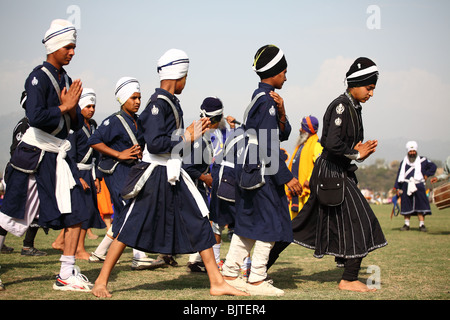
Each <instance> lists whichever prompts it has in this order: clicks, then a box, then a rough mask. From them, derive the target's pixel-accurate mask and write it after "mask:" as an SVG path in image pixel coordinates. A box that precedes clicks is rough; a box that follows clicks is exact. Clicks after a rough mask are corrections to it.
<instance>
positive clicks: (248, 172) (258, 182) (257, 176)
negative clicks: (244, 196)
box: [239, 163, 266, 190]
mask: <svg viewBox="0 0 450 320" xmlns="http://www.w3.org/2000/svg"><path fill="white" fill-rule="evenodd" d="M264 169H265V167H264V164H261V163H258V164H244V165H243V166H242V172H241V178H240V181H239V187H241V188H242V189H245V190H254V189H257V188H259V187H262V186H263V185H264V184H265V183H266V181H265V180H264Z"/></svg>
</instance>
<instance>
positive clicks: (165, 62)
mask: <svg viewBox="0 0 450 320" xmlns="http://www.w3.org/2000/svg"><path fill="white" fill-rule="evenodd" d="M157 70H158V73H159V78H160V80H178V79H181V78H183V77H184V76H185V75H187V73H188V70H189V57H188V56H187V54H186V53H185V52H184V51H182V50H179V49H170V50H168V51H166V53H164V54H163V55H162V56H161V58H159V60H158V68H157Z"/></svg>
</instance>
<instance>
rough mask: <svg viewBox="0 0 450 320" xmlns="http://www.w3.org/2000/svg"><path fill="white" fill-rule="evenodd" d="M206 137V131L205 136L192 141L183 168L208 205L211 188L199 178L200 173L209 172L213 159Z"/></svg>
mask: <svg viewBox="0 0 450 320" xmlns="http://www.w3.org/2000/svg"><path fill="white" fill-rule="evenodd" d="M208 139H209V134H208V133H206V134H205V136H203V137H202V138H199V139H197V140H196V141H194V143H193V144H192V148H191V152H190V154H189V155H187V156H186V158H185V160H183V169H184V170H186V172H187V173H188V174H189V176H190V177H191V178H192V180H193V181H194V183H195V184H196V186H197V189H198V190H199V191H200V193H201V194H202V196H203V198H204V199H205V202H206V204H207V205H208V207H209V197H210V192H211V189H210V188H209V187H208V186H206V185H205V183H204V182H203V181H201V180H199V178H200V176H201V175H202V174H209V173H211V172H210V166H211V162H212V160H213V149H212V145H211V141H210V140H208Z"/></svg>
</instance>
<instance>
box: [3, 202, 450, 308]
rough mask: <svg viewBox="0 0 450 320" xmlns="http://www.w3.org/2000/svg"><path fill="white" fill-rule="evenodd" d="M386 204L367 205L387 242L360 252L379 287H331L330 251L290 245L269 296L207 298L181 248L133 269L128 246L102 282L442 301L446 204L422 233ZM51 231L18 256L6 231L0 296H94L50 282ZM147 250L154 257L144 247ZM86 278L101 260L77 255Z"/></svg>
mask: <svg viewBox="0 0 450 320" xmlns="http://www.w3.org/2000/svg"><path fill="white" fill-rule="evenodd" d="M391 208H392V207H391V206H387V205H382V206H373V209H374V211H375V214H376V215H377V217H378V219H379V221H380V224H381V226H382V229H383V232H384V234H385V236H386V238H387V240H388V243H389V244H388V246H386V247H384V248H381V249H378V250H375V251H373V252H372V253H370V254H369V255H368V256H367V257H366V258H364V259H363V263H362V268H361V271H360V279H361V281H363V282H365V281H366V280H367V279H368V278H369V277H370V276H371V274H368V273H367V268H368V267H369V266H371V265H374V266H377V267H379V270H380V279H381V288H380V289H379V290H377V291H376V292H375V293H365V294H361V293H354V292H344V291H339V290H338V289H337V284H338V281H339V279H340V276H341V274H342V271H343V270H342V269H338V268H336V267H335V263H334V258H333V257H331V256H326V257H324V258H322V259H316V258H314V257H313V256H312V254H313V251H312V250H309V249H306V248H303V247H301V246H298V245H295V244H292V245H290V246H289V247H288V248H287V249H286V250H285V251H284V252H283V254H282V255H281V257H280V259H279V260H278V261H277V263H276V264H275V265H274V266H273V267H272V268H271V269H270V272H269V275H270V276H271V277H272V279H273V280H274V284H275V286H277V287H279V288H281V289H283V290H284V291H285V293H286V294H285V296H284V297H281V298H271V297H239V298H237V297H211V296H210V295H209V290H208V289H209V282H208V277H207V275H206V274H196V273H195V274H193V273H189V272H188V271H187V269H186V263H187V261H188V255H179V256H177V258H176V259H177V261H178V263H179V267H176V268H174V267H168V268H161V269H156V270H143V271H132V270H131V259H132V250H131V249H130V248H127V249H126V250H125V252H124V254H123V256H122V257H121V259H120V261H121V263H120V264H119V265H117V266H116V268H115V269H114V270H113V272H112V275H111V278H110V284H109V288H110V289H111V290H112V293H113V297H112V298H111V300H218V301H220V300H228V301H241V302H248V301H258V300H448V299H449V297H450V286H449V283H450V281H449V280H450V274H449V268H448V266H449V262H450V261H449V260H450V255H449V244H450V243H449V242H450V241H449V240H450V238H449V234H450V208H449V209H445V210H438V209H437V208H436V207H434V206H433V205H432V210H433V214H432V215H431V216H427V217H426V220H425V225H426V226H427V228H428V232H427V233H424V232H419V230H418V220H417V218H415V217H412V219H411V230H410V231H403V232H402V231H400V227H401V226H402V225H403V218H402V217H401V216H397V217H393V219H392V220H391V219H390V212H391ZM93 231H94V233H96V234H98V235H99V238H98V239H96V240H90V239H86V249H87V250H88V251H89V252H90V251H93V250H95V248H96V247H97V245H98V244H99V243H100V241H101V239H102V237H103V236H104V234H105V230H93ZM57 235H58V231H53V230H50V232H49V234H48V235H45V233H44V232H43V231H42V230H39V232H38V235H37V237H36V241H35V245H36V247H37V248H38V249H40V250H43V251H46V252H47V253H48V255H47V256H44V257H26V256H21V255H20V250H21V248H22V241H23V238H18V237H15V236H13V235H8V236H7V237H6V241H5V244H6V245H8V246H11V247H13V248H14V249H15V250H14V252H13V253H12V254H0V266H1V269H0V278H1V279H2V281H3V283H4V285H5V286H6V290H5V291H0V300H98V299H97V298H96V297H94V296H93V295H92V294H90V293H75V292H58V291H55V290H53V289H52V285H53V282H54V280H55V277H56V275H57V274H58V272H59V267H60V262H59V258H60V255H61V253H60V252H59V251H56V250H54V249H52V247H51V244H52V242H53V241H54V239H55V238H56V236H57ZM223 238H224V243H223V246H222V258H225V256H226V253H227V251H228V248H229V241H228V240H227V239H226V235H225V234H224V236H223ZM149 256H150V257H156V255H154V254H150V255H149ZM77 265H78V266H79V267H80V268H81V271H82V273H83V274H85V275H86V276H87V277H88V278H89V279H90V281H91V282H94V281H95V279H96V277H97V275H98V274H99V272H100V268H101V264H92V263H88V262H87V261H78V262H77Z"/></svg>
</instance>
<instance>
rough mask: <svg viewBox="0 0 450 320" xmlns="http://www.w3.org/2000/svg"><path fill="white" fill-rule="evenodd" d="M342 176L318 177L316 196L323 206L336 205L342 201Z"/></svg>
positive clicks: (343, 189) (343, 190)
mask: <svg viewBox="0 0 450 320" xmlns="http://www.w3.org/2000/svg"><path fill="white" fill-rule="evenodd" d="M344 192H345V188H344V178H342V177H339V178H319V181H318V186H317V198H318V199H319V202H320V204H322V205H325V206H330V207H334V206H338V205H340V204H341V203H342V202H344Z"/></svg>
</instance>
